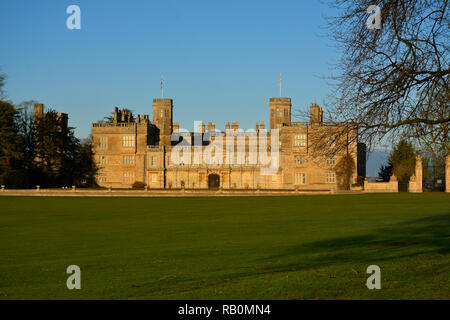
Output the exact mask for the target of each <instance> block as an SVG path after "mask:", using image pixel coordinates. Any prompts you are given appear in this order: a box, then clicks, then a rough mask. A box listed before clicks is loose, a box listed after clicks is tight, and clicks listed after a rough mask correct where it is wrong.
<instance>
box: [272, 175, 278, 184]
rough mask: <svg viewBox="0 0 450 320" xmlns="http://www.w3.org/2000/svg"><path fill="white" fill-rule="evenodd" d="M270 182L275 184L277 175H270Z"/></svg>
mask: <svg viewBox="0 0 450 320" xmlns="http://www.w3.org/2000/svg"><path fill="white" fill-rule="evenodd" d="M272 182H277V175H276V174H273V175H272Z"/></svg>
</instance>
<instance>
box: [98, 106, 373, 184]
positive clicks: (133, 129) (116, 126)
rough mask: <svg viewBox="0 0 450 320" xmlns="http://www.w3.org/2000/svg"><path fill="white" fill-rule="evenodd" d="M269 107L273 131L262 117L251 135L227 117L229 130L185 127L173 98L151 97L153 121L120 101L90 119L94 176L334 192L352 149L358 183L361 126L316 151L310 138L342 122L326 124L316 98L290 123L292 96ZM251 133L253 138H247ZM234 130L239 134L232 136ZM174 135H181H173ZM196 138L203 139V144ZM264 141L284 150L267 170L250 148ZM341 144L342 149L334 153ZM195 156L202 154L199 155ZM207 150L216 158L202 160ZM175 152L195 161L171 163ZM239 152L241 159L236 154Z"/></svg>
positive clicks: (100, 181) (353, 171)
mask: <svg viewBox="0 0 450 320" xmlns="http://www.w3.org/2000/svg"><path fill="white" fill-rule="evenodd" d="M269 112H270V131H268V132H267V131H266V128H265V125H264V123H257V124H256V128H255V129H253V130H252V131H251V132H250V133H249V131H247V132H244V131H243V130H240V129H239V124H238V123H232V124H231V125H230V123H227V124H226V125H225V130H224V132H218V131H217V130H216V127H215V124H214V123H208V125H207V126H206V127H205V124H204V123H197V125H198V127H197V128H196V129H195V130H194V132H180V131H179V130H180V129H179V128H180V126H179V124H178V123H173V101H172V99H154V100H153V121H152V122H150V120H149V117H148V115H138V116H137V118H136V119H135V118H134V117H133V115H132V114H130V113H128V112H127V111H126V110H123V111H120V110H119V109H118V108H117V107H116V108H115V112H114V120H113V121H112V122H109V123H94V124H92V138H93V145H94V152H95V158H96V161H97V163H98V166H99V168H100V170H99V173H98V177H97V182H98V184H99V185H100V186H104V187H113V188H130V187H132V185H133V183H135V182H142V183H143V184H145V185H146V186H147V188H149V189H174V188H186V189H207V188H220V189H297V190H317V191H320V190H324V191H327V190H328V191H329V190H336V189H338V188H339V177H338V176H337V173H336V172H337V171H336V170H337V166H338V164H339V163H340V161H341V160H342V159H343V158H345V157H347V155H348V156H349V157H350V158H351V161H352V162H353V163H354V166H353V167H351V172H350V175H349V176H348V178H349V181H348V182H349V183H350V184H355V183H356V181H357V168H362V167H364V168H365V156H364V158H363V157H358V155H359V154H365V153H364V152H363V153H362V152H359V150H358V148H359V147H364V145H363V144H358V141H357V140H358V137H357V133H356V130H353V131H351V132H349V133H347V134H346V135H339V138H338V139H337V140H336V141H327V143H326V144H324V145H325V146H326V147H322V148H321V151H322V153H321V154H317V153H315V152H313V144H315V141H314V138H313V137H314V136H316V137H317V136H321V137H323V136H325V137H326V135H327V132H338V131H339V130H341V128H343V127H344V126H343V124H342V123H324V122H323V119H322V114H323V111H322V108H320V107H319V106H318V105H316V104H312V105H311V116H310V121H309V122H292V121H291V99H290V98H271V99H270V102H269ZM275 132H277V133H279V134H276V135H275ZM252 134H253V135H255V136H256V137H257V138H255V139H256V140H251V139H250V138H249V135H252ZM232 135H233V136H234V137H232V138H229V137H230V136H232ZM227 137H228V138H227ZM261 137H263V138H261ZM276 137H278V140H276V139H275V138H276ZM174 139H175V140H176V141H172V140H174ZM196 139H199V140H196ZM227 139H234V141H235V144H236V145H237V146H236V147H234V146H233V150H231V149H227V146H228V145H227V143H228V142H229V141H230V140H228V142H227ZM239 139H243V140H239ZM325 140H326V139H325ZM195 141H203V142H201V144H200V145H198V144H194V142H195ZM208 141H209V142H208ZM220 141H222V146H223V153H222V154H216V152H217V151H216V150H217V149H214V145H216V146H217V145H220ZM236 141H237V143H236ZM239 141H241V142H242V141H243V142H242V144H241V146H244V147H242V148H243V149H241V150H243V151H242V152H241V153H239V152H238V148H239ZM274 141H275V142H274ZM254 143H256V144H257V145H254ZM264 143H265V144H266V145H267V146H268V148H267V150H268V151H267V156H268V157H269V158H270V157H271V156H272V153H274V154H275V151H272V150H275V149H276V148H274V147H275V146H274V145H272V143H276V144H277V146H278V149H279V157H278V159H279V163H278V164H277V168H276V170H275V171H273V172H272V173H270V174H267V172H264V171H263V170H262V169H268V167H269V166H270V164H260V163H254V162H253V161H252V157H253V156H252V153H251V152H250V151H251V150H255V149H254V148H256V149H257V150H258V154H257V155H256V157H258V159H259V156H260V154H259V147H260V146H261V144H264ZM336 144H338V145H340V146H344V147H343V148H340V149H339V151H336V152H335V151H332V149H333V147H334V146H335V145H336ZM327 147H329V149H330V150H328V149H327ZM196 148H197V149H196ZM180 150H182V151H181V152H180ZM333 150H334V149H333ZM196 152H198V153H196ZM172 153H176V154H172ZM198 154H201V156H200V158H198V159H194V158H195V157H196V156H197V155H198ZM213 154H214V155H213ZM208 155H209V156H211V157H214V159H215V160H214V161H213V162H207V161H205V157H207V156H208ZM178 156H181V157H183V159H191V161H182V162H178V163H174V161H173V159H174V157H178ZM238 156H239V157H240V156H242V157H241V158H240V159H238V158H237V157H238ZM349 157H347V158H346V159H348V158H349ZM362 162H364V163H362ZM272 164H273V163H272ZM364 171H365V170H364ZM346 177H347V176H346ZM345 179H347V178H345Z"/></svg>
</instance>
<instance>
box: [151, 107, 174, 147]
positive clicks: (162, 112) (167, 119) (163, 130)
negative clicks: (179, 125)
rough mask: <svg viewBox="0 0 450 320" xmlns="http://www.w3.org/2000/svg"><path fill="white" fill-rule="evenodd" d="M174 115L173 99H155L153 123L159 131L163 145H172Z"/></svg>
mask: <svg viewBox="0 0 450 320" xmlns="http://www.w3.org/2000/svg"><path fill="white" fill-rule="evenodd" d="M172 115H173V100H172V99H153V123H154V124H155V126H156V128H157V129H158V130H159V137H160V144H161V145H170V139H171V135H172V130H173V118H172Z"/></svg>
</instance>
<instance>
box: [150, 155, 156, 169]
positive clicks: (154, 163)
mask: <svg viewBox="0 0 450 320" xmlns="http://www.w3.org/2000/svg"><path fill="white" fill-rule="evenodd" d="M151 159H152V160H151V165H152V167H154V166H156V157H152V158H151Z"/></svg>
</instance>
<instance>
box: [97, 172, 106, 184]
mask: <svg viewBox="0 0 450 320" xmlns="http://www.w3.org/2000/svg"><path fill="white" fill-rule="evenodd" d="M106 178H107V174H106V173H99V174H98V176H97V181H98V182H106Z"/></svg>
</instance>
